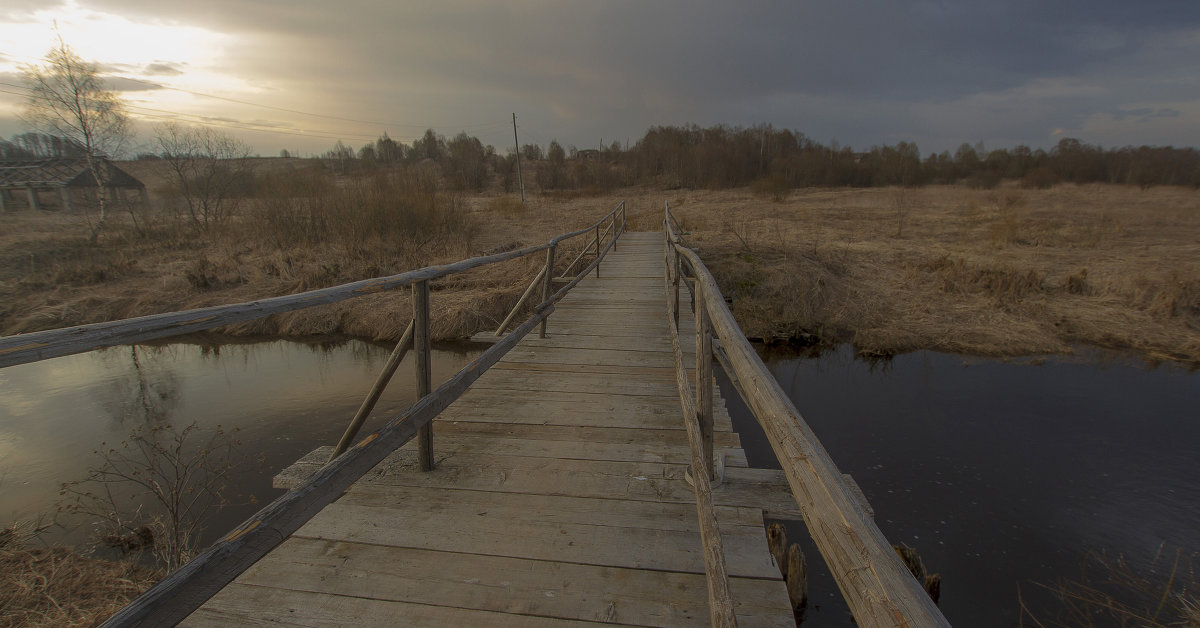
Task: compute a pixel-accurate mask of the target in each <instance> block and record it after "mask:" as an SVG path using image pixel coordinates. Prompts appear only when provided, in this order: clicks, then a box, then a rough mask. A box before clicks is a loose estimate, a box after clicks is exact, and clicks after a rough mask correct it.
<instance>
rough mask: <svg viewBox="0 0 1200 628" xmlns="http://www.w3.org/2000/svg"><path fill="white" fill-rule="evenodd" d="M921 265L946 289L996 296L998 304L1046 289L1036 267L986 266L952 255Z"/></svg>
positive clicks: (1039, 292) (1014, 300)
mask: <svg viewBox="0 0 1200 628" xmlns="http://www.w3.org/2000/svg"><path fill="white" fill-rule="evenodd" d="M920 267H921V270H923V271H925V272H927V273H930V274H932V275H933V276H934V277H935V280H936V281H937V282H938V284H939V288H940V289H941V290H942V291H943V292H948V293H951V294H958V295H965V294H983V295H985V296H987V297H990V298H992V299H994V300H995V302H996V304H997V305H1004V304H1009V303H1014V302H1017V301H1020V300H1022V299H1025V298H1028V297H1029V296H1032V295H1035V294H1041V293H1043V292H1045V277H1043V276H1042V274H1041V273H1039V272H1038V271H1037V270H1035V269H1018V268H1013V267H1011V266H1006V265H1001V266H996V267H983V266H977V265H975V264H971V263H968V262H967V261H965V260H964V259H962V258H959V257H952V256H950V255H942V256H940V257H937V258H934V259H931V260H927V261H925V262H923V263H922V264H921V266H920Z"/></svg>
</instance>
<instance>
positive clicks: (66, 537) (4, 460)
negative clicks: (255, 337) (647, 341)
mask: <svg viewBox="0 0 1200 628" xmlns="http://www.w3.org/2000/svg"><path fill="white" fill-rule="evenodd" d="M390 352H391V349H390V347H386V346H380V345H374V344H369V343H364V342H360V341H357V340H350V341H344V342H337V343H326V344H303V343H297V342H289V341H270V342H255V343H239V344H224V345H221V346H219V347H212V346H201V345H196V344H171V345H163V346H138V347H114V348H111V349H105V350H100V351H94V352H91V353H86V354H80V355H73V356H66V357H61V358H55V359H52V360H46V361H43V362H36V363H33V364H25V365H21V366H14V367H9V368H6V369H0V525H8V523H9V522H10V521H13V520H15V519H27V520H28V519H32V518H35V517H37V516H38V515H39V514H46V513H53V511H54V509H55V504H56V502H57V500H58V489H59V486H60V484H61V483H62V482H68V481H74V480H80V479H83V478H84V477H85V476H86V475H87V471H88V468H89V467H93V466H96V465H97V464H98V458H97V457H96V456H95V455H94V454H93V451H94V450H96V449H98V448H100V447H101V445H100V443H102V442H107V443H109V445H112V444H114V443H118V442H120V441H121V440H122V439H124V438H125V437H126V435H127V434H129V432H130V430H132V429H133V428H135V427H137V426H138V425H143V424H172V425H175V426H177V427H184V426H187V425H189V424H191V423H193V422H195V423H197V424H198V425H199V427H200V428H201V429H202V430H206V431H211V430H213V429H215V428H216V426H218V425H220V426H223V428H225V429H230V428H234V427H236V428H238V431H237V432H236V434H234V437H235V438H237V439H238V440H240V441H241V443H242V444H241V446H240V447H239V448H238V452H239V453H240V454H242V455H244V456H245V457H247V458H249V460H247V462H246V463H245V464H244V465H243V466H241V467H240V468H239V470H238V472H237V475H236V481H235V482H233V486H232V490H231V491H230V493H229V495H228V496H227V497H228V498H229V499H230V500H231V501H232V502H233V503H232V505H231V506H230V507H228V508H226V509H225V510H223V511H222V512H221V513H220V514H219V515H218V516H217V517H216V518H215V519H214V520H212V521H211V522H210V523H209V524H208V525H207V528H208V532H207V534H206V535H205V539H206V541H207V540H212V539H214V538H217V537H219V536H221V535H222V534H224V533H225V532H226V531H228V530H229V529H230V528H231V527H233V526H234V525H236V524H238V523H240V522H241V521H243V520H244V519H245V518H246V517H248V516H250V515H251V514H253V513H254V512H256V511H257V510H258V509H259V508H261V507H262V506H263V505H265V504H266V503H268V502H270V501H271V500H273V499H274V498H275V497H277V496H278V495H281V494H282V493H283V491H279V490H275V489H272V488H271V478H272V476H274V474H275V473H277V472H278V471H279V469H281V468H283V467H286V466H287V465H290V464H291V463H293V462H295V461H296V460H297V459H298V458H300V457H301V456H303V455H304V454H306V453H308V452H310V451H312V450H313V449H315V448H316V447H318V446H320V445H330V444H336V443H337V440H338V438H339V437H340V436H341V434H342V431H343V430H344V429H345V428H346V424H347V423H348V422H349V421H350V418H351V417H352V416H354V412H355V411H356V410H357V409H358V405H359V404H360V403H361V402H362V399H363V397H364V396H365V395H366V393H367V391H368V390H369V389H370V387H371V385H372V383H373V382H374V381H375V377H376V375H377V373H378V372H379V370H380V369H381V368H383V365H384V363H385V362H386V360H387V357H388V354H389V353H390ZM479 352H480V351H479V349H478V346H477V345H476V346H473V345H463V346H443V347H441V348H438V349H435V350H434V353H433V359H432V362H433V380H434V386H435V387H436V386H437V385H438V384H439V383H440V382H442V381H444V380H445V379H446V378H448V377H449V376H450V375H452V374H453V373H454V372H455V371H457V370H458V369H459V368H461V367H462V366H463V365H465V364H466V363H467V362H469V361H470V360H471V359H472V358H473V357H474V356H475V355H477V354H478V353H479ZM413 379H414V374H413V357H412V355H411V354H410V355H409V356H408V357H406V358H405V360H404V362H403V363H402V364H401V366H400V369H399V370H398V371H397V372H396V375H395V377H394V378H393V380H392V383H391V385H390V386H389V387H388V390H387V391H386V392H385V394H384V396H383V397H382V398H381V399H380V401H379V403H378V405H377V406H376V408H375V412H374V413H373V414H372V419H371V420H370V421H368V423H367V424H366V425H365V426H364V427H363V430H364V431H363V432H361V433H360V436H361V435H362V434H366V433H368V430H371V429H375V428H376V427H378V426H379V425H381V424H382V423H383V422H384V421H385V420H386V419H387V418H390V417H392V416H395V415H396V414H398V413H400V412H402V411H404V409H406V408H407V407H408V406H409V405H411V404H412V402H413V401H414V400H415V386H414V384H413ZM251 495H253V496H254V498H255V499H256V500H257V501H258V503H257V504H256V503H253V502H252V501H251V500H250V496H251ZM85 536H86V531H84V530H52V531H51V532H50V540H57V541H62V542H67V543H77V542H84V540H85Z"/></svg>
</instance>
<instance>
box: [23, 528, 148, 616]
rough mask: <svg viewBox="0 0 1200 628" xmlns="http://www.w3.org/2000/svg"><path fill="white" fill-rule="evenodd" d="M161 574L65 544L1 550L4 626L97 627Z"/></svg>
mask: <svg viewBox="0 0 1200 628" xmlns="http://www.w3.org/2000/svg"><path fill="white" fill-rule="evenodd" d="M161 577H162V573H161V572H159V571H157V570H155V569H151V568H149V567H144V566H140V565H137V564H135V563H134V562H132V561H119V562H111V561H106V560H100V559H97V558H89V557H86V556H82V555H80V554H79V553H77V552H75V551H74V550H71V549H68V548H64V547H54V548H43V549H32V550H24V549H21V550H7V549H0V626H95V625H98V624H99V623H100V622H102V621H104V620H105V619H107V618H108V617H109V616H110V615H112V614H113V613H115V612H116V611H117V610H119V609H120V608H122V607H124V606H125V605H126V604H128V603H129V602H130V600H132V599H133V598H135V597H137V596H138V595H140V594H141V593H142V592H143V591H145V590H146V589H148V588H150V586H151V585H153V584H154V583H155V582H157V581H158V580H159V578H161Z"/></svg>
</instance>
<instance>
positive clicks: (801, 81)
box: [0, 0, 1200, 155]
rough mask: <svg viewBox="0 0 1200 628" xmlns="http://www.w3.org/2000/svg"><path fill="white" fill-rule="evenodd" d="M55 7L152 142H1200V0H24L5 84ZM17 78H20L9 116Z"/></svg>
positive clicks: (56, 16)
mask: <svg viewBox="0 0 1200 628" xmlns="http://www.w3.org/2000/svg"><path fill="white" fill-rule="evenodd" d="M55 21H57V24H58V28H59V31H60V32H61V33H62V36H63V38H64V39H65V40H66V41H67V43H68V44H71V45H72V46H73V47H75V48H76V49H77V50H78V51H79V52H80V53H81V54H82V55H83V56H85V57H87V58H89V59H92V60H95V61H96V62H98V63H100V64H101V65H102V67H103V68H104V69H105V71H106V72H107V73H108V74H109V76H110V77H111V78H112V83H111V84H112V85H114V86H115V87H117V88H120V89H122V90H129V91H125V92H124V94H125V96H126V98H127V100H128V101H129V103H130V104H131V105H133V107H132V108H131V112H132V113H133V114H135V115H136V116H138V117H139V118H141V122H139V126H138V128H139V132H140V133H139V140H141V141H142V142H143V143H149V142H150V140H151V138H152V129H151V124H152V123H154V122H157V121H161V120H162V119H164V118H181V119H185V120H197V121H199V120H203V121H205V122H207V123H209V124H214V125H221V126H222V127H223V128H225V129H226V130H228V131H229V132H230V133H233V134H235V135H237V136H238V137H239V138H241V139H243V140H245V141H246V142H248V143H249V144H251V146H252V147H253V149H254V150H255V151H256V152H259V153H261V154H264V155H274V154H277V153H278V152H279V150H280V149H281V148H288V149H291V150H292V151H293V152H300V153H314V152H322V151H324V150H327V149H328V148H330V147H331V146H332V145H333V143H334V142H335V141H336V140H337V139H341V140H342V141H344V142H346V143H347V144H351V145H353V146H356V147H357V146H360V145H362V144H364V143H366V142H367V141H369V140H370V139H371V138H374V137H377V136H378V135H379V134H380V133H383V132H384V131H386V132H387V133H389V134H390V135H391V136H392V137H393V138H396V139H404V140H411V139H412V138H414V137H416V136H419V135H420V134H421V133H422V132H423V131H424V129H425V128H426V127H434V128H435V129H436V130H437V131H438V132H440V133H443V134H445V135H447V136H451V135H454V134H455V133H457V132H458V131H460V130H466V131H467V132H469V133H471V134H473V135H477V136H479V137H480V139H482V140H483V141H484V142H485V143H490V144H493V145H495V146H496V147H497V149H498V150H499V151H500V152H504V150H505V149H506V148H508V147H510V146H511V144H512V127H511V123H512V119H511V114H512V112H516V114H517V118H518V124H519V127H520V133H521V136H522V137H521V141H522V143H526V142H536V143H539V144H542V145H543V146H544V145H545V144H546V143H548V142H549V141H550V140H551V139H553V138H557V139H558V140H559V141H560V142H561V143H562V144H564V145H568V144H571V145H575V146H577V147H580V148H584V147H594V146H595V145H597V144H598V143H599V142H600V141H601V140H603V141H604V142H605V143H606V144H607V143H611V142H612V141H614V140H616V141H621V142H625V141H627V140H628V141H629V142H631V143H632V142H634V141H636V140H637V139H638V138H640V137H641V136H642V135H643V134H644V133H645V131H646V129H647V128H648V127H650V126H652V125H659V124H684V123H689V122H690V123H696V124H699V125H701V126H709V125H714V124H721V123H724V124H730V125H743V126H748V125H752V124H756V123H762V122H767V123H771V124H773V125H775V126H776V127H777V128H789V129H795V130H799V131H802V132H804V133H806V134H807V135H809V136H810V137H812V138H813V139H815V140H817V141H820V142H822V143H829V142H830V141H832V140H836V141H838V142H839V143H841V144H842V145H850V146H853V147H855V148H859V149H867V148H869V147H870V146H872V145H877V144H884V143H887V144H894V143H895V142H898V141H901V140H905V141H914V142H916V143H917V144H918V146H919V147H920V148H921V151H922V154H923V155H927V154H929V153H930V152H936V151H942V150H946V149H950V150H953V149H954V147H956V146H958V145H959V144H960V143H962V142H964V141H965V142H970V143H976V142H979V141H982V142H984V143H985V145H986V146H987V147H989V148H999V147H1011V146H1014V145H1016V144H1022V143H1023V144H1028V145H1031V146H1034V147H1045V148H1049V147H1051V146H1053V145H1054V144H1055V143H1056V142H1057V141H1058V140H1059V139H1060V138H1062V137H1075V138H1079V139H1081V140H1083V141H1086V142H1089V143H1093V144H1101V145H1104V146H1105V147H1111V146H1119V145H1125V144H1134V145H1140V144H1150V145H1164V146H1165V145H1175V146H1200V1H1197V0H1179V1H1170V0H1143V1H1140V2H1133V1H1131V0H1090V1H1086V2H1084V1H1079V2H1055V1H1054V0H1031V1H1024V0H988V1H978V2H977V1H974V0H956V1H933V0H931V1H923V2H900V1H889V0H861V1H855V0H793V1H785V2H744V1H743V2H728V1H727V2H719V3H717V2H713V3H702V2H691V1H680V2H675V1H655V0H631V1H624V0H591V1H590V2H586V3H584V2H562V1H556V2H550V1H536V0H516V1H511V0H510V1H507V2H483V1H468V0H438V1H436V2H411V1H403V0H399V1H397V0H380V1H375V2H361V1H355V0H348V1H343V2H330V1H328V0H322V1H320V2H318V1H316V0H196V1H192V2H178V1H175V0H164V1H160V2H149V1H147V0H72V1H68V2H57V1H55V0H5V1H4V4H3V8H0V83H4V84H6V85H0V91H6V92H19V91H20V89H19V88H15V87H12V86H11V85H13V84H16V85H19V84H20V73H19V71H18V69H17V64H18V63H21V62H26V63H28V62H32V61H36V60H37V59H38V58H40V57H41V56H42V55H43V54H44V53H45V51H46V50H47V49H48V48H49V47H50V45H51V44H52V43H53V40H54V36H55V35H54V27H53V23H54V22H55ZM156 86H162V87H163V88H168V87H169V88H174V89H163V88H159V87H156ZM180 90H184V91H180ZM211 96H217V97H220V98H223V99H228V100H222V99H218V98H212V97H211ZM20 101H21V97H20V96H17V95H14V94H10V93H0V135H3V136H4V137H8V136H10V135H12V134H13V133H15V132H19V131H21V130H22V128H21V126H20V124H19V122H18V121H17V119H16V114H17V112H18V109H19V105H20ZM232 101H243V103H250V104H242V103H238V102H232ZM253 105H265V106H266V107H264V106H253ZM271 107H274V108H271ZM284 110H290V111H284ZM297 112H303V113H297ZM305 114H319V116H318V115H305ZM321 116H324V117H321ZM250 129H257V130H250Z"/></svg>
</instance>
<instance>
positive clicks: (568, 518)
mask: <svg viewBox="0 0 1200 628" xmlns="http://www.w3.org/2000/svg"><path fill="white" fill-rule="evenodd" d="M337 504H338V505H339V506H345V507H351V506H354V507H362V508H376V507H377V508H387V509H391V510H396V511H398V512H391V511H390V510H389V512H388V513H387V516H388V517H391V518H392V519H391V520H393V521H406V520H408V519H420V518H423V517H428V516H431V515H436V516H440V517H447V518H449V517H453V516H461V518H462V522H461V523H460V524H455V525H458V526H460V527H472V526H474V523H472V522H478V521H483V520H484V519H499V520H504V521H510V522H512V524H513V525H516V524H518V523H521V522H524V521H527V520H529V521H534V522H535V523H537V524H539V525H547V526H557V525H566V524H579V525H590V526H601V527H638V528H645V529H648V530H660V531H670V532H695V531H696V530H697V529H698V528H697V523H696V511H695V509H694V508H693V507H692V506H691V504H687V503H683V502H644V501H631V500H621V499H596V498H591V497H576V496H574V495H538V494H533V493H495V492H490V491H472V490H455V489H449V490H442V489H431V488H426V487H419V486H388V487H381V486H378V485H362V486H354V487H351V488H350V489H349V490H348V491H347V492H346V494H345V495H343V496H342V497H341V498H340V499H339V500H338V501H337ZM716 511H717V514H718V516H719V517H720V519H721V522H722V524H725V525H728V526H730V530H731V531H733V532H736V533H738V534H751V533H753V534H758V532H759V531H760V530H759V529H760V528H762V527H763V516H762V511H761V510H759V509H758V508H749V507H744V506H719V507H717V509H716ZM364 512H365V511H364ZM329 523H330V524H331V525H333V526H334V527H336V526H337V525H338V520H337V518H336V517H334V518H332V519H330V521H329ZM405 525H407V524H405ZM483 527H484V528H488V529H487V530H484V531H485V532H488V533H491V534H496V535H498V536H501V537H502V536H504V534H505V533H506V530H504V529H501V528H496V527H491V526H483ZM502 527H503V526H502ZM751 528H753V529H751ZM297 535H299V536H306V533H305V528H301V529H300V531H299V532H297ZM440 536H446V537H453V536H454V535H453V534H451V533H449V531H447V533H445V534H441V535H440ZM397 538H399V537H397ZM451 540H453V539H451ZM381 544H382V545H392V546H395V547H402V546H405V544H404V543H401V542H399V541H396V542H392V541H387V542H384V543H381ZM761 577H768V578H777V577H778V574H768V575H766V576H761Z"/></svg>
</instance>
